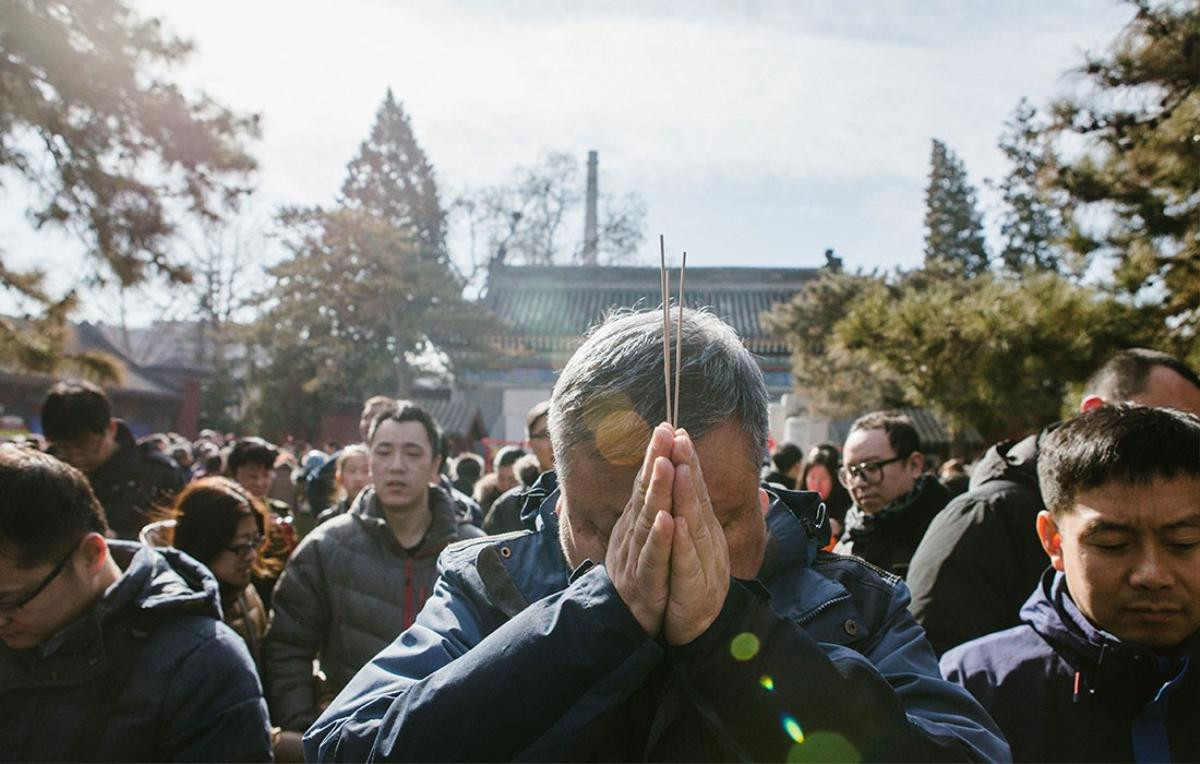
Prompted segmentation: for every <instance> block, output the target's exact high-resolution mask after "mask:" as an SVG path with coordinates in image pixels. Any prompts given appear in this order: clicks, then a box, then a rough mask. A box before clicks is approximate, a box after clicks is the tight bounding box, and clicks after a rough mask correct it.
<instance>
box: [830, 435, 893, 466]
mask: <svg viewBox="0 0 1200 764" xmlns="http://www.w3.org/2000/svg"><path fill="white" fill-rule="evenodd" d="M895 455H896V452H895V451H894V450H893V449H892V444H891V442H890V441H889V440H888V436H887V431H886V430H855V431H854V432H852V433H850V435H848V436H847V437H846V445H845V447H844V448H843V449H842V457H843V459H844V460H845V462H846V463H847V464H856V463H858V462H863V461H870V460H872V459H890V458H891V457H893V456H895Z"/></svg>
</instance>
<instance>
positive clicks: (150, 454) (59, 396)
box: [41, 380, 183, 540]
mask: <svg viewBox="0 0 1200 764" xmlns="http://www.w3.org/2000/svg"><path fill="white" fill-rule="evenodd" d="M41 419H42V432H44V433H45V435H46V440H47V441H49V443H50V452H51V453H53V454H54V455H56V456H57V457H58V458H60V459H62V460H63V461H65V462H66V463H68V464H70V465H72V466H73V467H75V468H76V469H78V470H80V471H81V472H83V473H84V474H85V475H87V478H88V482H89V483H91V486H92V491H94V492H95V494H96V498H97V499H99V500H100V505H101V506H103V507H104V511H105V513H106V514H107V516H108V524H109V527H110V528H111V530H112V532H113V533H114V534H115V535H116V536H118V537H119V538H123V539H131V540H132V539H136V538H137V535H138V532H139V531H141V529H142V526H144V525H145V524H146V522H147V520H148V517H149V513H150V512H151V511H152V510H153V509H154V508H155V507H158V506H167V505H169V504H170V503H171V500H172V499H173V498H174V496H175V494H176V493H177V492H178V491H179V489H180V488H182V487H183V481H182V479H181V478H180V476H179V474H178V472H177V471H176V468H175V464H174V463H173V462H172V461H171V459H170V458H169V457H167V456H166V455H164V454H162V453H160V452H158V451H157V450H150V451H145V452H143V451H142V450H140V449H139V448H138V447H137V443H136V441H134V439H133V433H131V432H130V431H129V427H127V426H126V425H125V423H124V422H122V421H121V420H119V419H115V418H113V416H112V406H111V405H110V404H109V401H108V396H107V395H105V394H104V391H103V390H101V389H100V388H99V387H97V386H96V385H94V384H92V383H91V382H85V381H78V380H76V381H64V382H58V383H56V384H55V385H54V386H53V387H51V388H50V390H49V392H47V393H46V400H45V402H43V403H42V413H41Z"/></svg>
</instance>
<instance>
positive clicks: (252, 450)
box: [225, 436, 288, 515]
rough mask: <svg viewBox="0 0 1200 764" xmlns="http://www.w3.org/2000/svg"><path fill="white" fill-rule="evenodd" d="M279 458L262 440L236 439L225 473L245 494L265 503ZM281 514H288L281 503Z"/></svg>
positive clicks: (272, 447) (252, 437) (271, 446)
mask: <svg viewBox="0 0 1200 764" xmlns="http://www.w3.org/2000/svg"><path fill="white" fill-rule="evenodd" d="M278 458H279V450H278V449H276V448H275V446H273V445H271V444H270V443H268V442H267V441H265V440H263V439H262V438H257V437H254V436H250V437H246V438H238V440H237V442H236V443H234V444H233V448H232V449H231V450H230V451H229V457H228V459H227V460H226V463H225V471H226V472H227V473H228V474H229V477H231V478H233V480H234V481H235V482H236V483H238V485H240V486H241V487H242V488H245V489H246V492H247V493H249V494H250V495H251V496H253V497H255V498H256V499H261V500H263V501H266V500H267V499H268V496H267V494H268V493H269V492H270V490H271V483H272V481H274V480H275V461H276V460H277V459H278ZM279 503H280V504H282V505H283V506H282V507H279V508H278V509H277V508H276V507H274V506H273V507H272V509H276V511H279V509H282V510H283V512H282V513H283V514H285V515H286V514H288V508H287V505H286V504H284V503H283V502H279Z"/></svg>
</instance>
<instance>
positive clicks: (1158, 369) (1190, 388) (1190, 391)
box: [1129, 366, 1200, 416]
mask: <svg viewBox="0 0 1200 764" xmlns="http://www.w3.org/2000/svg"><path fill="white" fill-rule="evenodd" d="M1129 400H1130V402H1132V403H1140V404H1142V405H1143V406H1170V407H1171V408H1177V409H1180V410H1182V411H1188V412H1190V413H1192V414H1196V415H1197V416H1200V388H1197V387H1196V386H1195V385H1193V384H1192V383H1191V382H1188V381H1187V380H1186V379H1184V378H1183V375H1181V374H1180V373H1179V372H1177V371H1175V370H1174V369H1171V368H1168V367H1166V366H1155V367H1154V368H1152V369H1150V373H1149V374H1147V375H1146V389H1144V390H1142V392H1140V393H1138V394H1136V395H1133V396H1130V399H1129Z"/></svg>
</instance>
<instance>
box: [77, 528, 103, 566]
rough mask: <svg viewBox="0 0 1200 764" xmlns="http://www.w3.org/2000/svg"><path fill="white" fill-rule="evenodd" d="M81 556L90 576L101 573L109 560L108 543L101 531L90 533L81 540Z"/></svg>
mask: <svg viewBox="0 0 1200 764" xmlns="http://www.w3.org/2000/svg"><path fill="white" fill-rule="evenodd" d="M79 558H80V560H82V561H83V565H84V570H85V571H86V572H87V574H88V575H89V576H94V575H96V574H97V573H99V572H100V571H101V570H102V569H103V568H104V565H105V563H107V562H108V544H107V543H106V542H105V540H104V537H103V536H101V535H100V534H99V533H89V534H88V535H86V536H84V537H83V540H82V541H80V542H79Z"/></svg>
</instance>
